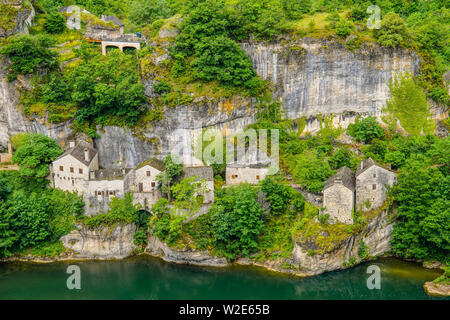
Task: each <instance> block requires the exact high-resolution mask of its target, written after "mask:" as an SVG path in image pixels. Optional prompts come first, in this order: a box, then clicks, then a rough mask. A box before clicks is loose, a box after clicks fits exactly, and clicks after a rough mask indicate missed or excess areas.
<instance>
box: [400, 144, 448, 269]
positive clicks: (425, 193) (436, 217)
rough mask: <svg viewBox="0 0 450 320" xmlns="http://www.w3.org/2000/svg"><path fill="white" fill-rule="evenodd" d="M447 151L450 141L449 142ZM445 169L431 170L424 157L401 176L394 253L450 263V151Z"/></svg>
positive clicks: (415, 161)
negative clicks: (449, 173)
mask: <svg viewBox="0 0 450 320" xmlns="http://www.w3.org/2000/svg"><path fill="white" fill-rule="evenodd" d="M446 145H447V148H448V145H449V140H448V138H447V142H446ZM442 151H445V152H446V153H447V154H446V158H447V159H446V160H445V161H446V163H444V164H443V165H444V167H427V166H426V165H427V164H430V163H432V162H433V161H430V160H428V159H424V158H423V157H417V158H413V159H411V160H410V161H409V162H408V164H407V167H406V169H405V171H404V172H402V173H401V174H400V175H399V178H398V181H399V182H398V185H397V186H396V187H395V188H394V197H395V200H396V202H397V203H398V211H399V213H398V217H397V224H396V227H395V228H394V233H393V238H392V250H393V252H394V253H395V254H398V255H400V256H403V257H406V258H418V259H436V260H439V261H447V262H448V259H449V256H450V225H449V221H450V193H449V190H450V179H449V175H448V172H449V169H450V166H449V165H450V163H449V151H448V149H447V150H442Z"/></svg>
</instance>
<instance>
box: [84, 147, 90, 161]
mask: <svg viewBox="0 0 450 320" xmlns="http://www.w3.org/2000/svg"><path fill="white" fill-rule="evenodd" d="M84 160H86V162H89V149H88V148H84Z"/></svg>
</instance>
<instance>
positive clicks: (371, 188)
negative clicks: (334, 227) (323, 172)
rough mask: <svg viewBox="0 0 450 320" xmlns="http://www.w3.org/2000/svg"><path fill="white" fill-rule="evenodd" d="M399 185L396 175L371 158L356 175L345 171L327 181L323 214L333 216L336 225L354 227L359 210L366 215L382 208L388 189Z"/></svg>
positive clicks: (338, 172) (337, 173)
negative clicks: (353, 215) (355, 213)
mask: <svg viewBox="0 0 450 320" xmlns="http://www.w3.org/2000/svg"><path fill="white" fill-rule="evenodd" d="M396 181H397V177H396V174H395V173H394V172H391V171H389V170H387V169H385V168H383V167H382V166H380V165H379V164H378V163H377V162H375V161H374V160H373V159H371V158H369V159H367V160H364V161H361V163H360V165H359V166H358V168H357V169H356V174H355V173H354V172H353V171H352V170H350V169H349V168H347V167H342V168H340V169H339V170H338V171H337V172H336V174H335V175H334V176H332V177H331V178H329V179H328V180H327V181H325V186H324V190H323V206H324V208H325V209H324V211H323V213H322V214H329V215H330V219H331V221H332V222H341V223H345V224H352V223H353V217H352V213H353V210H354V209H355V208H356V210H358V211H363V212H367V211H370V210H373V209H376V208H379V207H380V206H381V205H382V204H383V203H384V201H385V200H386V194H387V188H388V187H390V186H392V185H393V184H394V183H395V182H396Z"/></svg>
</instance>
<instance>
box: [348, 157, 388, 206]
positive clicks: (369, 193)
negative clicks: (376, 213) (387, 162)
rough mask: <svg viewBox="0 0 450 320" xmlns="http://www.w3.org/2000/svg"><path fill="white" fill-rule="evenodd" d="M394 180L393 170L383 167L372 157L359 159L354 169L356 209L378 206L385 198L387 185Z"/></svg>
mask: <svg viewBox="0 0 450 320" xmlns="http://www.w3.org/2000/svg"><path fill="white" fill-rule="evenodd" d="M396 181H397V176H396V174H395V173H394V172H392V171H389V170H387V169H385V168H383V167H382V166H380V165H379V164H378V163H376V162H375V161H374V160H373V159H372V158H369V159H367V160H364V161H361V163H360V165H359V166H358V168H357V169H356V209H357V210H359V211H370V210H372V209H375V208H379V207H380V206H381V205H382V204H383V203H384V201H385V200H386V194H387V187H391V186H392V185H393V184H394V183H395V182H396Z"/></svg>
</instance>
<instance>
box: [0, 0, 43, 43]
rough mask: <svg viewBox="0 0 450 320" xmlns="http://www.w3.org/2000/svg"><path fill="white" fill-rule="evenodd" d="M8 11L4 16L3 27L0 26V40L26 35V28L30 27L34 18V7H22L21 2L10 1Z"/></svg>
mask: <svg viewBox="0 0 450 320" xmlns="http://www.w3.org/2000/svg"><path fill="white" fill-rule="evenodd" d="M10 2H11V3H9V4H8V6H9V9H8V10H7V13H3V12H2V15H5V16H4V17H5V19H8V20H10V21H7V22H6V21H4V22H3V23H4V24H5V25H2V26H0V38H6V37H9V36H11V35H13V34H16V33H25V34H28V33H29V31H28V28H29V27H30V26H31V23H32V20H33V18H34V16H35V11H34V7H33V6H32V5H31V4H30V5H29V7H24V6H23V5H22V1H10Z"/></svg>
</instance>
